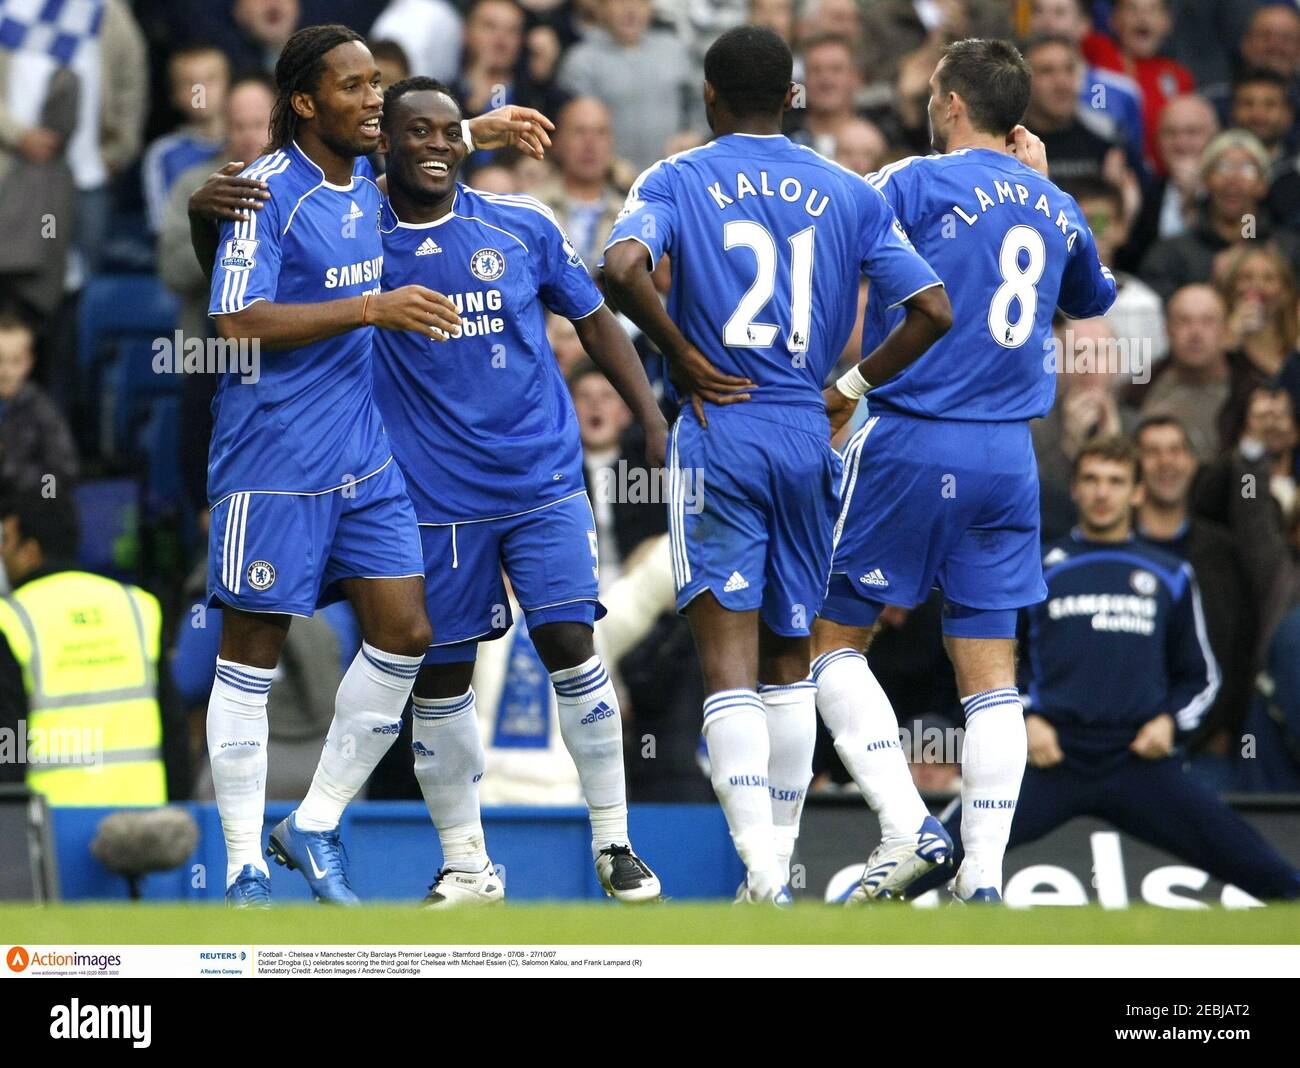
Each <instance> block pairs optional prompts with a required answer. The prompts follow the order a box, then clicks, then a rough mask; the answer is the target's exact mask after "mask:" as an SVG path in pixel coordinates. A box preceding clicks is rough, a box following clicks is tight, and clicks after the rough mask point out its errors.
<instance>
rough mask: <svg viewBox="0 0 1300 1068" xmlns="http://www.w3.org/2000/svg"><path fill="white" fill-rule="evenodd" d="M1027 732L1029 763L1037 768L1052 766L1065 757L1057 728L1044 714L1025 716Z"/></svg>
mask: <svg viewBox="0 0 1300 1068" xmlns="http://www.w3.org/2000/svg"><path fill="white" fill-rule="evenodd" d="M1025 734H1026V735H1027V736H1028V738H1029V763H1030V764H1032V765H1033V766H1034V767H1036V768H1052V767H1055V766H1056V765H1057V764H1059V763H1060V762H1061V761H1062V760H1064V759H1065V754H1064V753H1063V752H1062V751H1061V743H1060V740H1059V739H1058V738H1057V737H1056V728H1055V727H1053V726H1052V725H1051V723H1049V722H1048V721H1047V720H1046V719H1044V718H1043V717H1042V716H1035V715H1028V716H1026V717H1025Z"/></svg>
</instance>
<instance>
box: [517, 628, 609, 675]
mask: <svg viewBox="0 0 1300 1068" xmlns="http://www.w3.org/2000/svg"><path fill="white" fill-rule="evenodd" d="M532 639H533V645H535V646H536V647H537V655H538V656H540V657H541V658H542V663H543V664H545V665H546V670H547V671H564V670H565V669H566V668H572V667H577V666H578V665H579V664H585V663H586V662H587V661H588V660H590V659H591V658H592V657H593V656H595V655H596V641H595V635H594V633H593V632H592V629H591V628H590V627H588V626H587V625H586V624H584V623H568V622H559V623H543V624H542V625H541V626H540V627H538V628H537V629H536V630H534V631H533V632H532Z"/></svg>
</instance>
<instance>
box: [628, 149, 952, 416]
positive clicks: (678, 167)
mask: <svg viewBox="0 0 1300 1068" xmlns="http://www.w3.org/2000/svg"><path fill="white" fill-rule="evenodd" d="M628 238H631V239H633V240H635V241H639V242H640V243H641V244H642V245H644V246H645V247H646V249H647V250H648V251H649V253H650V258H651V261H652V262H658V260H659V258H660V256H662V255H664V254H665V253H667V254H668V256H669V257H670V258H671V261H672V289H671V291H670V293H669V298H668V313H669V315H670V316H671V317H672V319H673V321H674V322H675V323H676V324H677V325H678V327H679V328H680V329H681V331H682V333H683V334H684V335H685V336H686V337H687V339H688V340H690V342H691V343H692V344H694V345H695V346H696V347H697V348H699V350H700V351H701V352H702V353H704V355H705V356H706V357H708V359H709V360H710V361H712V363H713V365H714V366H715V367H717V368H718V369H719V370H721V371H724V372H726V373H728V374H733V375H741V376H744V377H747V378H750V379H752V380H753V381H754V382H755V383H756V384H757V385H758V389H757V390H755V391H754V393H753V400H751V401H749V402H748V403H745V404H740V405H736V406H735V407H734V408H732V409H731V410H732V411H736V412H739V411H747V412H752V413H753V414H762V412H763V410H766V415H767V417H768V418H772V417H773V415H772V411H771V409H770V408H768V406H769V405H773V404H777V405H782V406H784V410H785V411H787V412H790V411H792V410H797V409H798V408H804V409H806V410H809V411H816V412H819V413H820V412H824V410H825V409H824V407H823V402H822V398H821V390H822V386H823V384H824V383H825V381H826V377H827V375H828V374H829V373H830V371H831V369H832V368H833V367H834V366H835V363H836V361H837V360H838V359H839V357H840V354H841V353H842V352H843V349H844V345H845V343H846V341H847V340H848V337H849V334H850V332H851V331H852V329H853V323H854V319H855V317H856V314H857V300H858V286H859V282H860V279H861V276H862V275H864V274H865V275H866V276H867V277H868V278H869V279H870V284H871V290H872V292H873V294H875V295H876V297H877V298H878V299H879V300H881V301H883V302H884V304H885V305H887V306H890V307H896V306H898V305H899V304H901V303H902V302H904V301H905V300H907V298H908V297H911V296H912V295H914V294H915V293H917V292H919V291H921V290H923V289H927V288H929V287H931V286H935V285H938V284H939V279H938V277H937V276H936V275H935V272H934V271H932V270H931V269H930V267H929V266H928V265H927V264H926V262H925V261H924V260H923V259H922V258H921V257H920V256H919V255H917V252H916V250H915V249H914V248H913V247H912V245H911V243H910V242H909V241H908V239H907V235H906V234H905V233H904V232H903V230H902V228H901V227H900V226H899V225H898V223H897V220H896V219H895V218H894V213H893V212H892V211H891V210H890V209H889V206H888V205H887V204H886V203H885V201H884V200H883V198H882V197H881V196H880V194H879V193H878V192H877V191H876V190H875V189H873V188H872V187H871V186H870V185H868V184H867V182H866V181H865V180H864V179H863V178H861V177H860V176H858V175H856V174H853V173H852V172H851V171H848V170H846V169H845V168H843V167H840V166H839V165H838V164H836V163H832V162H831V161H830V160H827V159H825V158H823V157H822V156H819V155H818V154H817V153H816V152H814V151H812V149H810V148H806V147H804V146H802V145H796V144H794V143H793V142H791V141H790V140H789V139H788V138H786V137H784V136H781V135H773V136H756V135H748V134H728V135H726V136H723V137H719V138H717V139H716V140H714V141H711V142H710V143H709V144H707V145H703V146H702V147H700V148H694V149H691V150H689V151H687V152H682V153H679V154H678V155H676V156H672V157H670V158H668V159H666V160H661V161H660V162H659V163H656V164H655V165H654V166H653V167H651V168H649V169H648V170H647V171H645V172H644V173H643V174H642V175H641V176H640V177H639V178H638V179H637V181H636V184H635V185H633V187H632V190H631V192H630V193H629V194H628V198H627V203H626V204H625V205H624V207H623V210H622V213H621V214H620V215H619V219H618V222H616V223H615V225H614V229H613V232H612V233H611V235H610V237H609V240H608V241H607V242H606V243H605V247H606V248H608V247H609V246H611V245H614V244H616V243H618V242H619V241H623V240H626V239H628ZM791 406H794V407H793V408H792V407H791Z"/></svg>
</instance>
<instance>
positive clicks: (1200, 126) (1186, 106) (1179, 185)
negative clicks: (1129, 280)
mask: <svg viewBox="0 0 1300 1068" xmlns="http://www.w3.org/2000/svg"><path fill="white" fill-rule="evenodd" d="M1218 132H1219V120H1218V119H1217V118H1216V116H1215V113H1214V108H1212V107H1211V106H1210V104H1209V102H1208V101H1207V100H1205V99H1204V98H1203V97H1199V96H1197V95H1196V94H1195V93H1189V94H1187V95H1185V96H1177V97H1174V99H1173V100H1171V101H1169V103H1168V105H1167V106H1166V107H1165V110H1164V114H1163V115H1161V116H1160V130H1159V133H1158V134H1157V137H1158V139H1159V142H1160V154H1161V157H1162V158H1163V159H1164V161H1165V173H1164V174H1163V175H1155V176H1153V177H1151V178H1150V179H1149V180H1148V182H1147V184H1146V188H1145V189H1144V190H1143V194H1142V208H1141V210H1140V211H1139V212H1138V216H1137V219H1135V220H1134V222H1133V228H1132V232H1131V233H1130V235H1129V240H1128V244H1127V245H1125V246H1124V248H1122V249H1121V250H1120V251H1119V253H1117V255H1116V261H1117V262H1118V263H1119V264H1120V266H1121V267H1123V268H1124V269H1125V270H1127V271H1136V270H1137V269H1138V265H1139V264H1140V263H1141V261H1142V257H1143V256H1145V255H1146V253H1147V250H1148V249H1149V248H1150V247H1151V245H1152V244H1154V243H1155V242H1156V241H1157V240H1158V239H1160V238H1163V237H1178V236H1179V235H1181V234H1183V233H1186V232H1187V228H1188V226H1189V225H1194V224H1195V218H1196V208H1197V205H1198V204H1199V202H1200V199H1201V196H1202V195H1203V193H1204V186H1203V185H1202V183H1201V157H1202V156H1204V155H1205V150H1206V148H1207V147H1209V144H1210V142H1211V141H1212V140H1214V135H1215V134H1217V133H1218Z"/></svg>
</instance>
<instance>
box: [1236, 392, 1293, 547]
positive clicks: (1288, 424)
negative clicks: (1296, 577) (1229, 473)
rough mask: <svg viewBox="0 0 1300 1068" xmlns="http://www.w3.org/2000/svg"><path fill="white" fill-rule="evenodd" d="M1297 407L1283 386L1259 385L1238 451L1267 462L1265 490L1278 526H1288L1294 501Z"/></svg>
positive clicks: (1250, 407)
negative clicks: (1274, 504)
mask: <svg viewBox="0 0 1300 1068" xmlns="http://www.w3.org/2000/svg"><path fill="white" fill-rule="evenodd" d="M1296 423H1297V420H1296V408H1295V404H1294V403H1293V402H1292V400H1291V394H1289V393H1288V392H1287V391H1286V390H1284V389H1277V388H1274V387H1271V386H1260V387H1258V388H1256V389H1255V390H1253V391H1252V392H1251V394H1250V397H1249V398H1248V400H1247V406H1246V418H1245V420H1244V422H1243V424H1242V428H1241V436H1240V437H1239V438H1238V440H1237V451H1238V453H1240V454H1241V456H1242V457H1244V458H1245V459H1247V460H1251V461H1258V460H1263V461H1264V462H1265V463H1267V465H1268V491H1269V493H1270V494H1272V496H1273V500H1274V501H1276V502H1277V507H1278V513H1279V515H1280V516H1281V525H1282V526H1284V527H1288V528H1289V527H1290V526H1291V522H1292V520H1293V519H1294V518H1295V515H1296V512H1297V511H1300V509H1298V508H1297V500H1296V476H1297V473H1298V472H1297V468H1296V459H1297V453H1296V446H1297V444H1300V441H1298V440H1297V429H1296Z"/></svg>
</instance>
